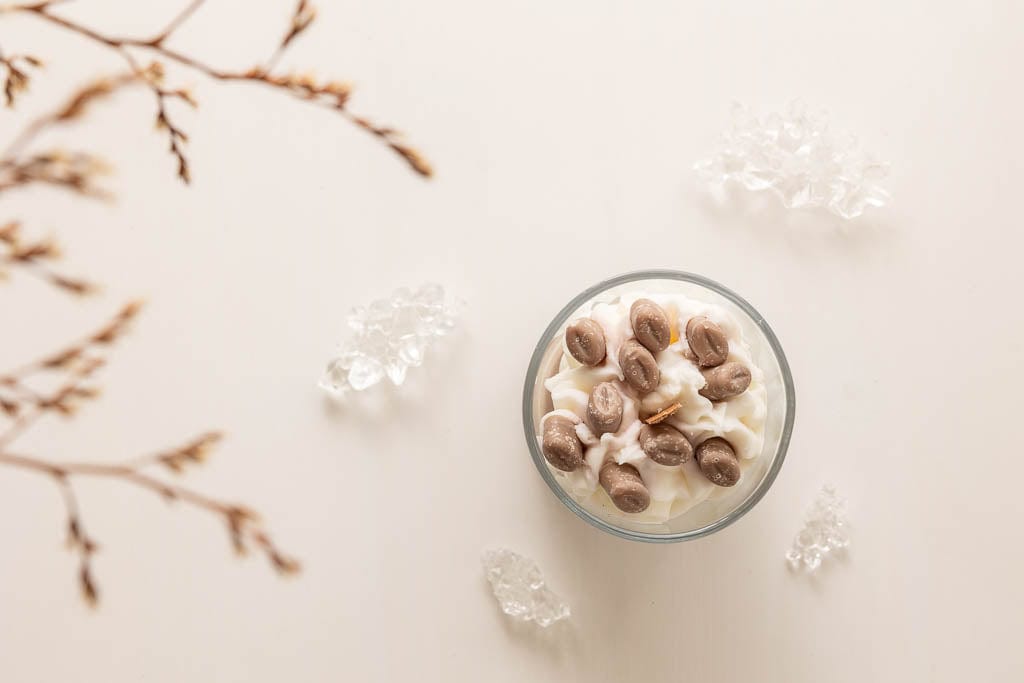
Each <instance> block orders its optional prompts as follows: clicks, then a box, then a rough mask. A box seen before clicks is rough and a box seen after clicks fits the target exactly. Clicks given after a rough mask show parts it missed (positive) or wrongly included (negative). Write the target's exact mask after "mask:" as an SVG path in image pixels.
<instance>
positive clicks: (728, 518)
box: [523, 270, 796, 543]
mask: <svg viewBox="0 0 1024 683" xmlns="http://www.w3.org/2000/svg"><path fill="white" fill-rule="evenodd" d="M638 280H676V281H680V282H689V283H692V284H696V285H700V286H702V287H705V288H707V289H710V290H711V291H713V292H716V293H717V294H720V295H722V296H723V297H725V298H726V299H728V300H729V301H731V302H732V303H733V304H735V305H736V306H737V307H739V308H740V309H741V310H742V311H743V312H744V313H746V314H747V315H748V316H750V319H751V320H752V321H753V322H754V324H755V325H757V327H758V328H759V329H760V330H761V332H763V333H764V336H765V338H766V339H767V340H768V345H769V346H770V347H771V350H772V353H773V354H774V356H775V359H776V361H777V362H778V364H779V369H780V371H781V374H782V383H783V386H784V387H785V390H786V415H785V420H784V422H783V426H782V434H781V436H780V438H779V447H778V449H777V451H776V453H775V459H774V461H773V462H772V465H771V468H770V469H769V470H768V472H766V473H765V475H764V478H763V479H762V480H761V482H760V484H758V486H757V488H756V489H754V491H753V492H752V493H751V494H750V495H749V496H748V497H747V499H746V500H744V501H743V503H742V504H741V505H739V506H738V507H737V508H736V509H735V510H733V511H732V512H730V513H729V514H727V515H725V516H724V517H722V518H721V519H718V520H716V521H714V522H712V523H711V524H707V525H705V526H703V527H699V528H697V529H692V530H690V531H681V532H679V533H674V534H657V533H649V532H645V531H634V530H632V529H624V528H621V527H617V526H615V525H613V524H609V523H608V522H606V521H605V520H603V519H601V518H599V517H597V516H595V515H594V514H592V513H591V512H589V511H588V510H587V509H586V508H584V507H583V506H582V505H580V504H579V503H578V502H576V500H575V499H573V498H572V496H570V495H569V494H568V493H566V492H565V490H564V489H563V488H562V487H561V486H559V484H558V482H557V481H556V480H555V476H554V475H553V474H552V473H551V470H550V469H549V468H548V465H547V460H545V458H544V454H543V453H541V450H540V447H539V446H538V445H537V435H536V432H535V428H534V422H533V389H534V386H535V384H536V379H537V374H538V372H539V371H540V364H541V361H542V360H543V358H544V354H545V352H546V351H547V349H548V344H549V343H550V340H551V338H552V337H553V336H554V334H555V333H556V332H557V331H558V329H559V328H560V327H561V326H562V325H563V324H564V323H565V322H566V320H568V318H569V316H570V315H572V314H573V313H574V312H575V311H576V310H577V309H578V308H579V307H580V306H582V305H583V304H584V303H586V302H587V301H589V300H590V299H592V298H593V297H594V296H595V295H597V294H600V293H601V292H603V291H605V290H608V289H611V288H612V287H617V286H618V285H623V284H627V283H630V282H636V281H638ZM795 412H796V396H795V393H794V387H793V375H792V373H791V372H790V368H789V362H788V361H787V360H786V354H785V353H784V352H783V350H782V345H781V344H780V343H779V339H778V337H776V336H775V332H774V331H772V328H771V327H770V326H769V325H768V322H767V321H766V320H765V319H764V317H762V316H761V314H760V313H758V312H757V309H755V308H754V307H753V306H751V305H750V303H749V302H747V300H746V299H744V298H743V297H741V296H740V295H739V294H737V293H736V292H734V291H732V290H731V289H729V288H728V287H725V286H723V285H721V284H719V283H717V282H715V281H714V280H710V279H708V278H706V277H703V276H702V275H696V274H694V273H687V272H683V271H679V270H637V271H632V272H629V273H623V274H622V275H617V276H615V277H612V278H609V279H607V280H603V281H602V282H599V283H597V284H595V285H593V286H591V287H588V288H587V289H585V290H584V291H582V292H580V293H579V294H577V295H576V296H575V297H573V299H572V300H571V301H569V303H567V304H566V305H565V306H564V307H563V308H562V310H560V311H559V312H558V314H557V315H556V316H555V317H554V319H553V320H552V321H551V323H550V324H549V325H548V326H547V328H546V329H545V330H544V332H543V334H542V335H541V338H540V341H538V342H537V347H536V348H535V349H534V351H533V356H532V357H531V358H530V365H529V368H527V371H526V381H525V383H524V385H523V431H524V433H525V435H526V445H527V447H528V448H529V450H530V456H531V457H532V458H533V464H534V465H535V466H536V467H537V471H538V472H540V475H541V477H542V478H543V479H544V481H545V482H546V483H547V485H548V488H550V489H551V491H552V493H554V494H555V496H556V497H557V498H558V499H559V500H560V501H562V503H563V504H564V505H565V506H566V507H568V508H569V509H570V510H572V511H573V512H575V513H576V515H577V516H578V517H580V518H581V519H583V520H584V521H585V522H587V523H588V524H590V525H592V526H595V527H597V528H598V529H601V530H602V531H606V532H608V533H609V534H612V535H613V536H618V537H619V538H625V539H628V540H631V541H644V542H647V543H676V542H678V541H689V540H692V539H695V538H701V537H703V536H707V535H709V534H712V533H714V532H716V531H719V530H720V529H724V528H725V527H727V526H729V525H730V524H732V523H733V522H735V521H736V520H738V519H739V518H740V517H742V516H743V515H745V514H746V513H747V512H749V511H750V509H751V508H753V507H754V506H755V505H757V503H758V502H759V501H760V500H761V499H762V498H763V497H764V495H765V493H767V492H768V489H769V488H771V485H772V483H773V482H774V481H775V477H777V476H778V474H779V470H780V469H782V463H783V461H784V460H785V459H786V451H787V450H789V441H790V438H791V436H792V432H793V421H794V419H795V416H796V415H795Z"/></svg>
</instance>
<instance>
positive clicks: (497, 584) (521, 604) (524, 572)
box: [481, 548, 570, 628]
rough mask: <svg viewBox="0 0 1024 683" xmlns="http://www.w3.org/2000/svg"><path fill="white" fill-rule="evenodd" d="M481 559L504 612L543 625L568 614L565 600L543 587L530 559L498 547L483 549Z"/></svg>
mask: <svg viewBox="0 0 1024 683" xmlns="http://www.w3.org/2000/svg"><path fill="white" fill-rule="evenodd" d="M481 561H482V563H483V567H484V572H485V574H486V575H487V580H488V581H489V582H490V583H491V590H492V591H493V592H494V597H495V599H496V600H497V601H498V604H499V605H500V606H501V611H502V612H504V613H505V614H507V615H509V616H510V617H513V618H515V619H518V620H520V621H533V622H535V623H536V624H537V625H539V626H543V627H545V628H547V627H548V626H551V625H552V624H554V623H555V622H556V621H560V620H562V619H567V618H568V617H569V615H570V610H569V605H568V603H566V602H565V600H563V599H562V598H560V597H559V596H558V595H556V594H555V593H553V592H552V591H551V589H550V588H548V587H547V584H546V583H545V582H544V576H543V574H541V571H540V568H538V567H537V564H536V563H535V562H534V561H533V560H531V559H529V558H528V557H524V556H522V555H519V554H518V553H514V552H512V551H511V550H506V549H504V548H502V549H498V550H486V551H484V553H483V555H482V556H481Z"/></svg>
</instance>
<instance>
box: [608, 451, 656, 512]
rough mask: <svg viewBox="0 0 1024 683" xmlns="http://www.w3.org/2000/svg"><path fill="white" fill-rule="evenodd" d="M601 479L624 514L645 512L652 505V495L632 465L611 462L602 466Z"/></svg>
mask: <svg viewBox="0 0 1024 683" xmlns="http://www.w3.org/2000/svg"><path fill="white" fill-rule="evenodd" d="M599 479H600V481H601V486H602V487H603V488H604V490H605V491H607V492H608V497H609V498H611V499H612V502H613V503H615V507H617V508H619V509H620V510H622V511H623V512H643V511H644V510H646V509H647V506H648V505H650V504H651V493H650V491H648V490H647V487H646V486H644V480H643V479H641V478H640V473H639V472H638V471H637V469H636V468H635V467H633V466H632V465H620V464H618V463H616V462H615V461H614V460H609V461H607V462H606V463H605V464H604V465H602V466H601V474H600V476H599Z"/></svg>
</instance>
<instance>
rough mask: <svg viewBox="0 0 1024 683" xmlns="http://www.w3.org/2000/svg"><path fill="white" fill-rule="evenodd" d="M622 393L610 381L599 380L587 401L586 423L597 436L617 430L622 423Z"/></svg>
mask: <svg viewBox="0 0 1024 683" xmlns="http://www.w3.org/2000/svg"><path fill="white" fill-rule="evenodd" d="M622 410H623V402H622V394H620V393H619V390H618V389H617V388H616V386H615V384H613V383H612V382H601V383H600V384H598V385H597V386H596V387H594V390H593V391H592V392H591V393H590V400H589V401H587V425H588V426H589V427H590V429H591V431H592V432H594V434H596V435H597V436H601V435H602V434H605V433H606V432H613V433H614V432H617V431H618V430H619V425H621V424H622Z"/></svg>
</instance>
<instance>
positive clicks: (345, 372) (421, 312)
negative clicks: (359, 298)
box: [319, 284, 461, 395]
mask: <svg viewBox="0 0 1024 683" xmlns="http://www.w3.org/2000/svg"><path fill="white" fill-rule="evenodd" d="M460 309H461V304H460V303H459V302H456V301H453V300H449V299H447V298H446V297H445V292H444V289H443V288H442V287H441V286H440V285H436V284H426V285H423V286H421V287H419V288H418V289H409V288H405V287H402V288H399V289H396V290H395V291H394V292H393V293H392V295H391V297H390V298H387V299H378V300H376V301H373V302H371V303H370V304H369V305H367V306H357V307H355V308H353V309H352V311H351V312H350V313H349V314H348V316H347V318H346V324H347V326H348V329H349V331H350V333H351V334H350V336H349V338H348V339H346V340H345V341H344V342H343V343H342V344H341V345H340V347H339V348H338V355H337V356H335V357H334V358H332V359H331V360H330V361H329V362H328V364H327V370H326V372H325V373H324V375H323V376H322V377H321V378H320V382H319V386H320V387H321V388H323V389H324V390H325V391H327V392H329V393H331V394H335V395H340V394H344V393H346V392H347V391H349V390H355V391H362V390H364V389H367V388H369V387H372V386H373V385H375V384H378V383H379V382H381V381H382V380H383V379H384V378H385V377H386V378H387V379H389V380H390V381H391V382H392V384H394V385H396V386H398V385H401V384H403V383H404V382H405V379H406V374H407V372H408V369H409V368H410V367H417V366H419V365H421V364H422V363H423V359H424V356H425V354H426V352H427V350H428V349H429V348H430V346H431V345H432V344H435V343H436V342H437V340H438V339H439V338H440V337H444V336H447V335H449V334H451V333H452V332H453V331H454V330H455V329H456V327H457V320H458V317H459V312H460Z"/></svg>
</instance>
